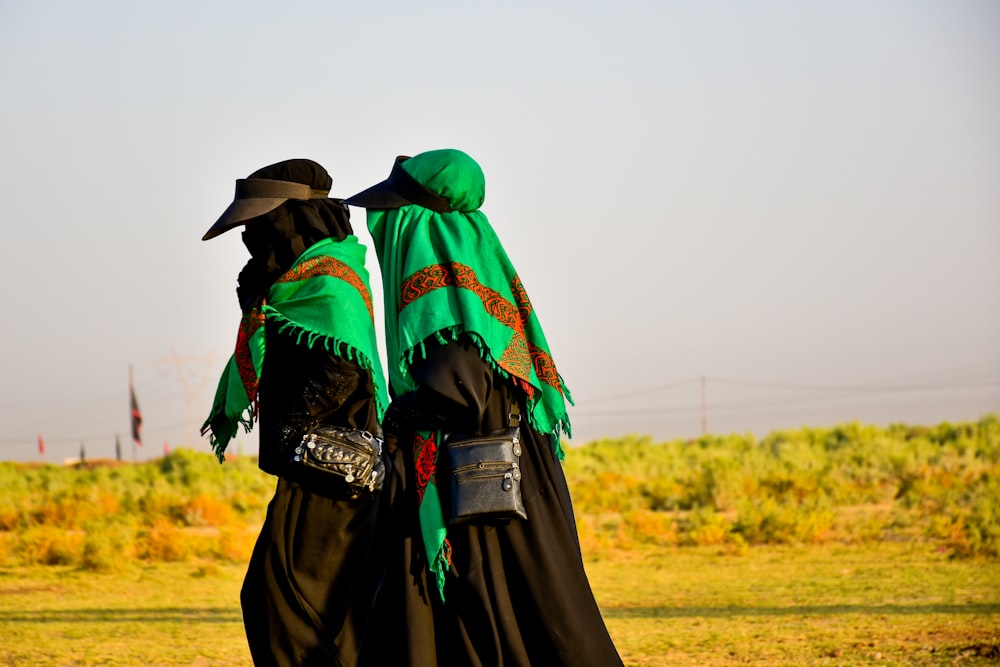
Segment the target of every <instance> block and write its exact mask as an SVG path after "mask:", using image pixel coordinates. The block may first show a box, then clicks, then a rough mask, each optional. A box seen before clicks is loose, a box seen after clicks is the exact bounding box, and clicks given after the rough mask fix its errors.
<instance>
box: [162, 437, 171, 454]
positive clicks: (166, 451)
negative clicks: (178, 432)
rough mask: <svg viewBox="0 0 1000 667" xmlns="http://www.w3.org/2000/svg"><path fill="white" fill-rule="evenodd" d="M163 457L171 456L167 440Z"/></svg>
mask: <svg viewBox="0 0 1000 667" xmlns="http://www.w3.org/2000/svg"><path fill="white" fill-rule="evenodd" d="M163 455H164V456H170V443H168V442H167V441H166V440H164V441H163Z"/></svg>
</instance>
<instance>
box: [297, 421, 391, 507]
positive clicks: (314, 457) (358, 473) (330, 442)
mask: <svg viewBox="0 0 1000 667" xmlns="http://www.w3.org/2000/svg"><path fill="white" fill-rule="evenodd" d="M292 461H293V462H295V463H300V464H303V465H305V466H306V467H309V468H313V469H316V470H321V471H323V472H324V473H328V474H330V476H331V478H340V479H341V480H343V482H344V483H345V484H346V485H347V486H348V488H349V489H350V490H351V491H350V495H351V497H357V496H358V495H359V492H360V491H362V490H364V491H368V492H370V493H374V492H376V491H378V490H380V489H381V488H382V483H383V480H384V479H385V464H384V463H383V462H382V440H381V438H378V437H375V436H374V435H372V434H371V433H369V432H368V431H364V430H361V429H352V428H345V427H337V426H324V425H320V426H316V427H314V428H313V429H312V430H310V431H309V432H308V433H306V434H305V435H304V436H303V437H302V441H301V442H300V443H299V445H298V446H297V447H296V448H295V450H294V454H293V456H292Z"/></svg>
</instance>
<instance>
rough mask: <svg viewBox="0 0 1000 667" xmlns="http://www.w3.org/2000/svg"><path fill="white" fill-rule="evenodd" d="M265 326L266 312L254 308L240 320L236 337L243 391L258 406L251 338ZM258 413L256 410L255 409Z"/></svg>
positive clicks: (237, 358)
mask: <svg viewBox="0 0 1000 667" xmlns="http://www.w3.org/2000/svg"><path fill="white" fill-rule="evenodd" d="M262 326H264V312H263V311H262V310H261V309H260V308H252V309H251V310H250V311H248V312H247V313H246V314H244V315H243V318H242V319H241V320H240V331H239V334H237V336H236V352H235V353H234V356H235V358H236V369H237V370H238V371H239V373H240V380H242V381H243V389H244V390H245V391H246V393H247V398H249V399H250V403H251V404H253V405H256V401H257V384H258V379H257V371H256V370H255V369H254V367H253V358H252V357H251V356H250V337H251V336H253V335H254V332H256V331H257V329H260V328H261V327H262ZM254 412H256V408H255V409H254Z"/></svg>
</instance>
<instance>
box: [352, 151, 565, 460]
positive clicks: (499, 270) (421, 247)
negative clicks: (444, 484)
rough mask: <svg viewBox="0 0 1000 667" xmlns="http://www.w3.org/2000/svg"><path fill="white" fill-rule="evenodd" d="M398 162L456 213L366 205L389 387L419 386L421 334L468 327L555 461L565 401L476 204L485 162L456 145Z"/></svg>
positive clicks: (522, 295)
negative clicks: (520, 398) (413, 369)
mask: <svg viewBox="0 0 1000 667" xmlns="http://www.w3.org/2000/svg"><path fill="white" fill-rule="evenodd" d="M401 166H402V168H403V170H405V171H406V172H407V173H408V174H409V175H410V176H412V177H413V178H414V180H416V181H417V182H418V183H419V184H420V185H422V186H423V187H424V188H426V189H427V190H429V191H431V192H433V193H435V194H437V195H440V196H442V197H444V198H445V199H447V201H448V203H449V204H450V206H451V208H452V209H453V210H452V211H449V212H443V213H442V212H437V211H433V210H431V209H428V208H424V207H422V206H418V205H414V204H411V205H408V206H403V207H401V208H396V209H369V210H368V229H369V231H370V232H371V234H372V238H373V240H374V242H375V252H376V254H377V255H378V258H379V263H380V265H381V267H382V284H383V291H384V297H385V312H386V318H385V319H386V322H385V330H386V334H385V335H386V346H387V348H388V355H389V382H390V384H391V385H392V388H393V391H395V392H396V393H397V394H403V393H406V392H409V391H413V390H414V389H416V385H415V384H414V381H413V377H412V375H411V374H410V365H411V364H412V362H413V359H414V355H415V354H421V355H422V354H423V347H422V346H423V344H424V342H425V341H427V340H428V339H430V338H431V337H432V336H434V337H436V338H437V339H438V341H440V342H446V341H447V340H450V339H454V338H456V337H457V336H458V335H459V334H462V333H465V334H468V335H470V336H471V337H472V339H473V340H475V341H476V343H477V344H478V345H479V347H480V352H481V354H482V356H483V358H484V359H485V360H486V361H487V362H489V363H490V364H491V365H492V366H493V367H495V368H498V369H499V370H500V371H501V372H502V373H503V374H504V375H506V376H508V377H510V378H512V379H513V380H514V382H515V383H516V384H517V385H518V386H519V387H520V388H521V389H522V390H524V391H525V393H526V394H527V395H528V418H529V422H530V423H531V425H532V426H533V427H534V428H535V429H536V430H538V431H539V432H541V433H546V434H549V435H550V436H551V437H552V440H553V446H554V447H555V449H556V452H557V453H559V455H560V458H562V449H561V447H560V445H559V438H560V434H561V433H562V432H565V433H566V434H567V435H570V434H571V431H570V423H569V417H568V414H567V410H566V401H569V402H570V403H572V398H571V396H570V394H569V391H568V389H567V388H566V386H565V385H564V383H563V380H562V377H561V376H560V375H559V372H558V371H557V370H556V366H555V363H554V362H553V360H552V356H551V353H550V352H549V346H548V343H547V342H546V340H545V334H544V333H543V331H542V326H541V324H540V323H539V321H538V317H537V315H536V314H535V312H534V309H533V308H532V306H531V302H530V301H529V300H528V294H527V292H526V291H525V289H524V286H523V285H522V284H521V279H520V278H519V277H518V275H517V272H516V271H515V269H514V266H513V265H512V264H511V261H510V259H509V258H508V256H507V252H506V251H505V250H504V248H503V246H502V245H501V244H500V240H499V239H498V238H497V236H496V233H495V232H494V231H493V228H492V227H491V226H490V222H489V220H487V218H486V216H485V215H484V214H483V213H482V212H481V211H480V210H479V207H480V206H481V205H482V203H483V199H484V197H485V188H486V182H485V179H484V177H483V172H482V169H480V167H479V165H478V164H477V163H476V161H475V160H473V159H472V158H471V157H469V156H468V155H467V154H465V153H463V152H462V151H458V150H454V149H443V150H435V151H428V152H426V153H421V154H420V155H417V156H415V157H412V158H410V159H408V160H405V161H404V162H402V164H401Z"/></svg>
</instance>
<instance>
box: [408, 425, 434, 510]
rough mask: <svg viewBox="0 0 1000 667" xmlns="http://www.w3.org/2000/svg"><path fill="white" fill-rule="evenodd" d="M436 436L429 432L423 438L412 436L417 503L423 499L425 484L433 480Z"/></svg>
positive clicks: (416, 435) (417, 435)
mask: <svg viewBox="0 0 1000 667" xmlns="http://www.w3.org/2000/svg"><path fill="white" fill-rule="evenodd" d="M435 437H436V434H435V432H434V431H431V432H430V434H429V435H428V436H427V437H426V438H424V437H422V436H421V435H420V434H419V433H416V434H414V436H413V462H414V467H415V468H416V473H417V502H418V503H420V502H421V501H423V499H424V491H425V490H426V489H427V484H428V483H429V482H431V481H432V480H433V479H434V466H435V464H436V462H437V442H436V441H435Z"/></svg>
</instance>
